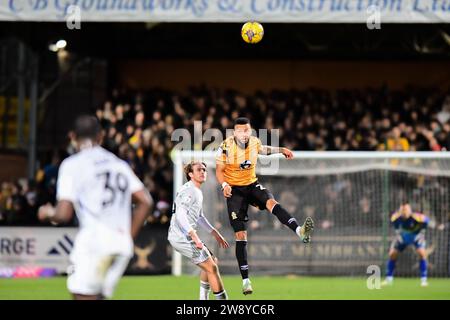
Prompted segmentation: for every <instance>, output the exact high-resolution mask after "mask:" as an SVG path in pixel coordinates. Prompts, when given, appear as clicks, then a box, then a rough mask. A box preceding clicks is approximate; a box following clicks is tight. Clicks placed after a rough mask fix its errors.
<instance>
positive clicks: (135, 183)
mask: <svg viewBox="0 0 450 320" xmlns="http://www.w3.org/2000/svg"><path fill="white" fill-rule="evenodd" d="M124 165H125V166H126V171H127V176H128V182H129V186H130V192H131V193H132V194H133V193H135V192H138V191H141V190H143V189H145V187H144V184H143V183H142V181H141V180H139V178H138V177H137V176H136V175H135V174H134V172H133V170H131V168H130V166H128V164H126V163H124Z"/></svg>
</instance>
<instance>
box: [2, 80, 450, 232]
mask: <svg viewBox="0 0 450 320" xmlns="http://www.w3.org/2000/svg"><path fill="white" fill-rule="evenodd" d="M95 113H96V116H97V117H98V119H99V120H100V121H101V124H102V126H103V128H104V139H103V146H104V147H105V148H106V149H108V150H110V151H112V152H114V153H115V154H116V155H117V156H119V157H120V158H122V159H124V160H125V161H126V162H128V163H129V165H130V166H131V167H132V169H133V170H134V171H135V173H136V174H137V175H138V176H139V178H141V179H142V181H143V182H144V184H145V185H146V187H147V188H148V190H149V191H150V193H151V194H152V196H153V198H154V200H155V204H156V205H155V209H154V212H153V213H152V215H151V216H150V217H149V219H148V221H147V222H148V223H152V224H154V223H156V224H166V225H168V222H169V219H170V208H171V201H172V193H173V165H172V162H171V157H170V156H171V151H172V150H173V148H174V146H175V145H176V144H177V141H172V140H173V139H172V133H173V132H174V130H176V129H178V128H184V129H186V130H188V131H189V132H190V133H191V136H192V137H193V136H194V128H195V126H194V122H195V121H201V128H202V131H203V132H205V131H206V130H208V129H213V128H215V129H218V130H220V132H221V133H222V135H223V137H225V136H226V130H227V129H231V128H232V123H233V120H234V119H235V118H237V117H240V116H246V117H248V118H250V119H251V122H252V126H253V128H255V129H256V131H257V132H258V130H259V129H268V130H269V132H270V130H272V129H279V131H278V132H279V135H278V136H279V144H280V145H282V146H285V147H288V148H290V149H292V150H300V151H301V150H310V151H312V150H317V151H321V150H322V151H324V150H339V151H353V150H361V151H445V150H449V149H450V93H448V92H442V91H441V90H439V89H437V88H415V87H407V88H404V89H403V90H400V91H392V90H389V88H387V87H381V88H375V89H374V88H372V89H364V90H362V89H357V90H356V89H355V90H337V91H333V92H331V91H327V90H321V89H314V88H311V89H308V90H290V91H279V90H273V91H271V92H255V94H253V95H245V94H242V93H240V92H237V91H235V90H217V89H213V88H207V87H195V88H190V89H189V90H188V91H187V92H186V93H179V92H172V91H167V90H162V89H153V90H148V91H145V92H135V91H130V90H125V89H116V90H113V91H112V92H111V95H110V97H109V98H108V99H107V101H105V102H104V104H103V105H102V106H100V107H99V108H98V109H97V110H96V111H95ZM273 141H274V140H273V139H272V140H271V139H268V140H267V141H265V142H267V143H271V142H272V143H273ZM263 142H264V141H263ZM210 143H211V142H208V141H205V142H204V143H203V145H196V144H195V143H194V144H192V148H194V149H201V148H204V147H205V146H206V145H207V144H210ZM214 143H216V145H218V144H219V143H220V141H214ZM74 152H75V147H74V140H73V138H72V134H71V133H69V135H68V143H67V148H66V149H65V150H55V151H54V152H53V153H52V155H51V161H48V163H45V165H43V166H42V167H41V168H40V170H39V171H38V173H37V175H36V178H35V179H33V180H26V179H24V180H20V181H15V182H4V183H2V185H1V193H0V225H2V224H3V225H37V224H39V223H38V221H37V219H36V211H37V208H38V206H39V205H41V204H44V203H47V202H51V203H54V202H55V188H56V180H57V174H58V167H59V164H60V163H61V161H62V160H63V159H64V158H65V157H66V156H68V155H71V154H73V153H74ZM211 178H213V177H211ZM74 219H75V218H74ZM76 223H77V221H76V220H74V221H73V222H72V224H76Z"/></svg>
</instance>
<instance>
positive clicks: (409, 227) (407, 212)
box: [382, 202, 429, 287]
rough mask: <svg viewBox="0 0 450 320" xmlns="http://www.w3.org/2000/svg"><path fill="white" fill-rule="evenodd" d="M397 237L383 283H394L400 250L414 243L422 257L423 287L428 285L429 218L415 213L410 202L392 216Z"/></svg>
mask: <svg viewBox="0 0 450 320" xmlns="http://www.w3.org/2000/svg"><path fill="white" fill-rule="evenodd" d="M391 222H392V224H393V225H394V228H395V233H396V235H397V236H396V238H395V239H394V241H393V242H392V245H391V249H390V251H389V260H388V263H387V271H386V280H385V281H383V283H382V285H384V286H386V285H392V284H393V282H394V270H395V263H396V260H397V257H398V254H399V252H402V251H403V250H405V248H406V247H408V246H409V245H414V247H415V248H416V252H417V254H418V255H419V257H420V263H419V265H420V283H421V286H422V287H426V286H428V282H427V254H426V251H425V245H426V244H425V229H426V228H427V226H428V222H429V218H428V217H427V216H425V215H424V214H421V213H413V212H412V209H411V206H410V204H409V203H408V202H404V203H403V204H402V205H401V206H400V208H399V209H398V211H397V212H395V213H394V214H393V215H392V217H391Z"/></svg>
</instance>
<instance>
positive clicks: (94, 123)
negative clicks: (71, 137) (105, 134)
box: [74, 115, 102, 139]
mask: <svg viewBox="0 0 450 320" xmlns="http://www.w3.org/2000/svg"><path fill="white" fill-rule="evenodd" d="M101 130H102V128H101V126H100V123H99V121H98V120H97V118H96V117H94V116H90V115H81V116H79V117H78V118H77V119H76V120H75V128H74V132H75V135H76V137H77V139H96V138H97V137H98V134H99V133H100V131H101Z"/></svg>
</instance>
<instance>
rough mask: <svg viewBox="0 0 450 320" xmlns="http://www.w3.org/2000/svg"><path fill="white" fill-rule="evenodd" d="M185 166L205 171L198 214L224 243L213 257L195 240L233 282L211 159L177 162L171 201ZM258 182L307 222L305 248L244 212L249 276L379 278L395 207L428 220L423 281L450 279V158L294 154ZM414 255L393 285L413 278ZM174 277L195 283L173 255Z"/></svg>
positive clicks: (185, 155)
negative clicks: (309, 233)
mask: <svg viewBox="0 0 450 320" xmlns="http://www.w3.org/2000/svg"><path fill="white" fill-rule="evenodd" d="M192 159H196V160H202V161H204V162H205V163H206V164H207V165H208V179H207V182H206V183H205V184H204V185H203V187H202V191H203V195H204V204H203V207H204V212H205V215H206V216H207V217H208V219H209V220H210V222H211V223H212V224H213V225H214V226H215V227H217V228H218V229H219V230H220V232H221V233H222V234H223V235H224V236H225V237H226V238H227V240H228V241H229V242H230V245H231V247H230V248H229V249H226V250H225V249H221V248H218V246H217V243H216V242H215V240H214V239H213V238H212V237H211V236H210V235H207V234H205V233H204V232H203V231H202V230H199V235H200V237H201V239H203V241H205V243H206V244H207V246H208V247H209V248H210V249H211V250H212V251H213V252H214V254H215V255H216V256H217V257H218V258H219V260H220V270H221V272H222V273H223V274H239V269H238V266H237V262H236V259H235V241H234V234H233V231H232V229H231V226H230V224H229V220H228V214H227V209H226V202H225V198H224V197H223V195H222V192H221V190H220V186H219V185H218V183H217V180H216V178H215V160H214V153H213V152H201V151H178V152H176V153H174V156H173V161H174V178H175V179H174V181H175V185H174V190H175V193H176V191H177V190H178V189H179V187H180V186H181V185H182V184H183V183H184V182H185V178H184V175H183V169H182V168H183V164H185V163H187V162H189V161H190V160H192ZM258 162H259V163H258V167H257V168H258V169H257V174H258V177H259V182H260V183H262V185H263V186H264V187H266V188H268V189H269V190H270V191H271V192H272V193H273V195H274V196H275V199H276V200H277V201H279V202H280V203H281V204H282V205H283V206H284V208H285V209H286V210H287V211H288V212H289V213H291V214H292V215H293V216H294V217H295V218H296V219H297V220H298V222H299V224H301V223H303V221H304V219H305V218H306V217H307V216H311V217H313V219H314V221H315V225H316V228H315V230H314V234H313V237H312V243H311V244H308V245H305V244H303V243H301V242H300V240H299V238H298V237H297V236H296V235H295V234H294V233H293V232H292V231H290V230H289V229H288V228H287V227H285V226H284V225H282V224H280V222H279V221H278V219H277V218H276V217H275V216H273V215H272V214H271V213H269V212H267V211H259V210H256V209H255V208H253V207H249V211H248V213H249V222H248V223H247V226H248V240H249V241H248V246H247V247H248V261H249V266H250V273H251V274H261V275H277V274H280V275H281V274H282V275H286V274H298V275H342V276H364V275H366V274H367V268H368V267H369V266H373V265H375V266H379V267H380V269H381V270H382V271H383V272H384V270H385V265H386V259H387V253H388V250H389V246H390V243H391V241H392V240H393V238H394V229H393V227H392V226H391V224H390V215H391V214H392V213H393V212H394V211H395V210H396V209H397V208H398V207H399V205H400V201H401V199H408V200H409V201H410V203H411V205H412V208H413V210H414V211H419V212H423V213H425V214H426V215H428V216H429V217H430V225H429V228H428V230H427V232H426V240H427V251H428V254H429V256H428V257H429V275H430V276H432V277H433V276H435V277H444V276H449V273H450V270H449V264H450V261H449V259H450V258H449V249H450V248H449V241H450V233H449V219H450V154H448V153H444V152H442V153H435V152H403V153H402V152H295V153H294V159H293V160H289V161H288V160H285V159H284V158H282V157H281V156H279V155H272V156H262V157H260V159H259V160H258ZM418 262H419V259H418V258H417V256H416V253H415V251H414V250H413V247H410V248H408V249H406V250H405V252H404V253H403V254H401V255H400V256H399V259H398V263H397V269H396V275H398V276H418V275H419V263H418ZM172 272H173V274H176V275H177V274H181V273H185V274H186V273H187V274H191V273H195V274H196V273H198V270H197V268H196V267H195V266H194V265H192V264H191V263H190V262H189V261H187V260H186V259H184V258H181V257H180V255H179V254H177V253H174V254H173V261H172Z"/></svg>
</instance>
